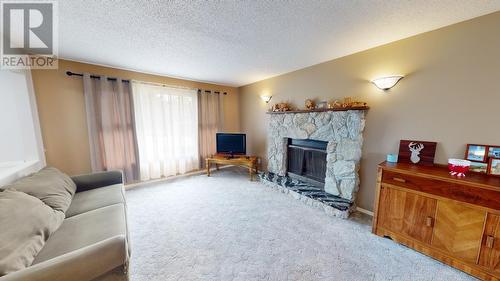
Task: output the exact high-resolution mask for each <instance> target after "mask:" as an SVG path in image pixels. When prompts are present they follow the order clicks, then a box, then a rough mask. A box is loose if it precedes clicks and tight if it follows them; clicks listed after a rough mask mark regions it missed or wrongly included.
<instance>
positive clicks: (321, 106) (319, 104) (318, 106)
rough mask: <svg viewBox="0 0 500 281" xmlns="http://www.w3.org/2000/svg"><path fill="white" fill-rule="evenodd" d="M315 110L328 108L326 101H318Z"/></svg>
mask: <svg viewBox="0 0 500 281" xmlns="http://www.w3.org/2000/svg"><path fill="white" fill-rule="evenodd" d="M316 108H317V109H326V108H328V102H326V101H320V102H318V104H317V105H316Z"/></svg>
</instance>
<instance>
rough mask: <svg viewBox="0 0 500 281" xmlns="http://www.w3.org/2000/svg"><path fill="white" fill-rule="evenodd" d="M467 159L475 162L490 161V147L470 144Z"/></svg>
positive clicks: (466, 153)
mask: <svg viewBox="0 0 500 281" xmlns="http://www.w3.org/2000/svg"><path fill="white" fill-rule="evenodd" d="M465 159H466V160H469V161H474V162H484V163H486V162H487V161H488V146H487V145H482V144H468V145H467V150H466V151H465Z"/></svg>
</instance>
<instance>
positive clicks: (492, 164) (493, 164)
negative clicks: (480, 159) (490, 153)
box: [488, 157, 500, 177]
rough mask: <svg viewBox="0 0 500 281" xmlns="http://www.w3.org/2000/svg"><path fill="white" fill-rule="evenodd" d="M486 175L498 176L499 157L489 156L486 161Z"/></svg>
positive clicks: (499, 167) (499, 173)
mask: <svg viewBox="0 0 500 281" xmlns="http://www.w3.org/2000/svg"><path fill="white" fill-rule="evenodd" d="M488 175H490V176H496V177H500V157H491V158H490V161H489V162H488Z"/></svg>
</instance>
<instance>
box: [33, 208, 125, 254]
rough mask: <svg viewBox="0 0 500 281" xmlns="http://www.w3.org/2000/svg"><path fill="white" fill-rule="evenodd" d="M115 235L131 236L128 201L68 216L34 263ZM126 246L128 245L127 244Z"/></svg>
mask: <svg viewBox="0 0 500 281" xmlns="http://www.w3.org/2000/svg"><path fill="white" fill-rule="evenodd" d="M115 236H122V237H126V236H127V223H126V218H125V205H124V204H115V205H111V206H107V207H103V208H99V209H96V210H93V211H89V212H86V213H83V214H79V215H76V216H73V217H70V218H67V219H65V220H64V222H63V224H62V225H61V227H59V229H58V230H57V231H56V232H55V233H54V234H53V235H52V236H51V237H50V238H49V240H47V243H46V244H45V246H44V247H43V249H42V250H41V251H40V253H39V254H38V255H37V256H36V257H35V260H34V261H33V264H38V263H41V262H43V261H46V260H49V259H52V258H55V257H57V256H60V255H64V254H67V253H70V252H72V251H75V250H78V249H81V248H84V247H88V246H91V245H93V244H96V243H98V242H100V241H103V240H106V239H109V238H112V237H115ZM124 241H126V240H124ZM124 248H125V249H126V247H124ZM126 252H127V251H125V253H123V256H121V258H123V260H126V258H127V257H128V255H127V253H126ZM122 262H123V261H122Z"/></svg>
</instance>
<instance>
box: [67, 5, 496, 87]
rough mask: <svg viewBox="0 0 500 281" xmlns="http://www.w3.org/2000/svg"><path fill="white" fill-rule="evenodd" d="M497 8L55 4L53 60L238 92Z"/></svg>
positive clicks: (447, 6)
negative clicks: (202, 83) (233, 88)
mask: <svg viewBox="0 0 500 281" xmlns="http://www.w3.org/2000/svg"><path fill="white" fill-rule="evenodd" d="M498 10H500V0H409V1H403V0H386V1H379V0H330V1H328V0H326V1H319V0H314V1H313V0H299V1H270V0H257V1H250V0H248V1H232V0H228V1H189V0H186V1H173V2H172V1H161V0H155V1H144V0H143V1H134V0H125V1H111V0H107V1H103V0H71V1H60V2H59V31H60V32H59V55H60V57H62V58H66V59H71V60H77V61H83V62H89V63H95V64H101V65H107V66H113V67H118V68H124V69H130V70H136V71H141V72H147V73H154V74H160V75H166V76H173V77H181V78H186V79H190V80H197V81H207V82H213V83H219V84H225V85H232V86H241V85H245V84H249V83H252V82H255V81H258V80H262V79H265V78H269V77H272V76H276V75H279V74H282V73H286V72H290V71H292V70H296V69H300V68H303V67H307V66H310V65H314V64H317V63H321V62H324V61H328V60H331V59H334V58H338V57H342V56H345V55H349V54H352V53H355V52H359V51H362V50H366V49H369V48H372V47H375V46H379V45H382V44H386V43H389V42H392V41H396V40H399V39H402V38H406V37H409V36H412V35H415V34H418V33H422V32H426V31H430V30H433V29H436V28H439V27H443V26H446V25H450V24H453V23H456V22H460V21H463V20H467V19H470V18H474V17H477V16H480V15H484V14H487V13H491V12H494V11H498Z"/></svg>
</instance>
